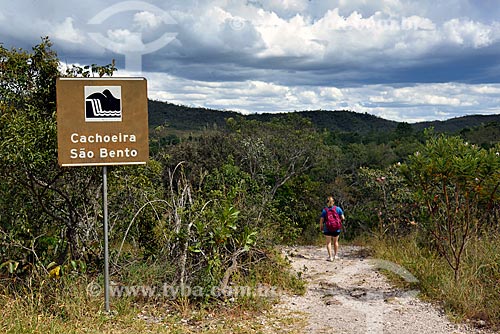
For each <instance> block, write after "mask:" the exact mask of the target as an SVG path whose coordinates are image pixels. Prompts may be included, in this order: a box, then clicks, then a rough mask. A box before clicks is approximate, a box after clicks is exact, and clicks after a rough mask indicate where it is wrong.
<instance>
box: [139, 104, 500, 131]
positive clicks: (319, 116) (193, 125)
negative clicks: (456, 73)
mask: <svg viewBox="0 0 500 334" xmlns="http://www.w3.org/2000/svg"><path fill="white" fill-rule="evenodd" d="M148 107H149V126H150V129H154V128H156V127H158V126H160V125H166V126H167V128H169V129H174V130H178V131H200V130H202V129H204V128H213V127H219V128H224V127H225V126H226V121H225V119H226V118H228V117H244V118H247V119H255V120H260V121H264V122H265V121H269V120H271V119H272V118H274V117H279V116H283V115H285V113H265V114H251V115H243V114H240V113H237V112H234V111H221V110H215V109H207V108H199V107H188V106H181V105H176V104H172V103H168V102H161V101H152V100H150V101H149V103H148ZM295 113H298V114H299V115H301V116H302V117H304V118H307V119H309V120H311V122H312V123H313V124H314V125H315V126H316V127H318V128H320V129H328V130H330V131H339V132H357V133H360V134H368V133H374V132H380V131H393V130H395V129H396V128H397V127H398V125H399V124H405V123H404V122H397V121H391V120H386V119H383V118H380V117H377V116H374V115H370V114H368V113H357V112H354V111H348V110H308V111H295ZM495 123H498V125H499V126H500V114H499V115H470V116H462V117H457V118H451V119H448V120H445V121H431V122H420V123H413V124H409V125H410V126H411V127H412V128H413V129H414V130H416V131H420V130H423V129H425V128H429V127H434V129H435V131H436V132H447V133H457V132H459V131H461V130H463V129H467V128H474V127H478V126H481V125H486V124H494V125H495Z"/></svg>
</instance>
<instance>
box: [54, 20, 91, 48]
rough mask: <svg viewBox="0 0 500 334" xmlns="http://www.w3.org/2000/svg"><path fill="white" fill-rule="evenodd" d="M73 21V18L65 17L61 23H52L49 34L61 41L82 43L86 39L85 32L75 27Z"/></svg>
mask: <svg viewBox="0 0 500 334" xmlns="http://www.w3.org/2000/svg"><path fill="white" fill-rule="evenodd" d="M73 22H74V19H73V18H71V17H67V18H66V19H65V20H64V21H63V22H62V23H59V24H55V25H54V28H53V29H52V33H51V34H50V35H52V36H53V37H54V38H56V39H60V40H62V41H67V42H71V43H79V44H82V43H84V42H85V41H86V40H87V38H86V37H85V34H84V33H83V32H82V31H79V30H78V29H75V27H74V26H73Z"/></svg>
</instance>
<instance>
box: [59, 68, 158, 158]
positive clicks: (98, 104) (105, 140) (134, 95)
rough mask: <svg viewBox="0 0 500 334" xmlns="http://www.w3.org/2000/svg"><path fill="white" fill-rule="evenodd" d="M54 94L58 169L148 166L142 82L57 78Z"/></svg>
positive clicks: (146, 115)
mask: <svg viewBox="0 0 500 334" xmlns="http://www.w3.org/2000/svg"><path fill="white" fill-rule="evenodd" d="M56 91H57V144H58V160H59V165H60V166H106V165H131V164H145V163H146V162H147V161H148V159H149V144H148V99H147V81H146V79H144V78H59V79H57V87H56Z"/></svg>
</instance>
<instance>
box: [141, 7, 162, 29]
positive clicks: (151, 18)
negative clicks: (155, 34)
mask: <svg viewBox="0 0 500 334" xmlns="http://www.w3.org/2000/svg"><path fill="white" fill-rule="evenodd" d="M134 23H135V24H136V25H137V26H138V27H139V28H140V29H142V30H146V29H154V28H157V27H159V26H160V25H161V24H162V23H163V18H162V17H161V16H160V15H155V14H154V13H151V12H148V11H143V12H139V13H136V14H134Z"/></svg>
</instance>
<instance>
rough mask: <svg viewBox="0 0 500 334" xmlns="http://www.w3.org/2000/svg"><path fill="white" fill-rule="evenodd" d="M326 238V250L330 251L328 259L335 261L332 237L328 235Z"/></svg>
mask: <svg viewBox="0 0 500 334" xmlns="http://www.w3.org/2000/svg"><path fill="white" fill-rule="evenodd" d="M325 237H326V250H327V251H328V258H329V259H330V260H331V259H333V256H332V237H331V236H329V235H327V236H325Z"/></svg>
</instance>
